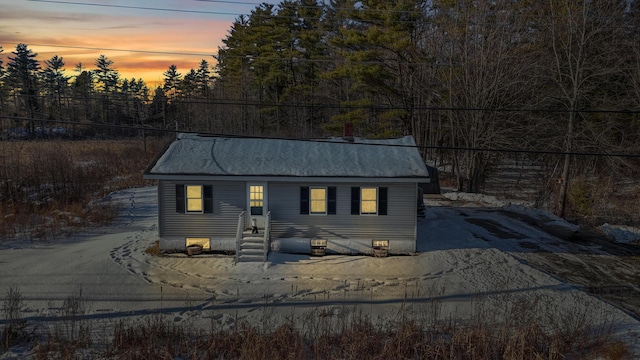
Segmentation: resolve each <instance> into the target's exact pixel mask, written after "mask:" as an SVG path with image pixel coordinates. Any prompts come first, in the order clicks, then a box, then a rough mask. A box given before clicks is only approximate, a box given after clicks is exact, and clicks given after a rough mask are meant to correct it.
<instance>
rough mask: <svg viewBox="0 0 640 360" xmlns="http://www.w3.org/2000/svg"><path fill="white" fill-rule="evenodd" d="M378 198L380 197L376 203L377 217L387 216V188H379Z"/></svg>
mask: <svg viewBox="0 0 640 360" xmlns="http://www.w3.org/2000/svg"><path fill="white" fill-rule="evenodd" d="M378 196H379V197H380V201H379V203H378V215H387V198H388V196H387V188H386V187H381V188H379V189H378Z"/></svg>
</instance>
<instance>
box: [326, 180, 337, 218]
mask: <svg viewBox="0 0 640 360" xmlns="http://www.w3.org/2000/svg"><path fill="white" fill-rule="evenodd" d="M327 214H329V215H335V214H336V187H335V186H329V187H328V188H327Z"/></svg>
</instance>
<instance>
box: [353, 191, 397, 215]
mask: <svg viewBox="0 0 640 360" xmlns="http://www.w3.org/2000/svg"><path fill="white" fill-rule="evenodd" d="M388 198H389V194H388V188H386V187H379V188H378V187H355V186H354V187H352V188H351V215H387V211H388Z"/></svg>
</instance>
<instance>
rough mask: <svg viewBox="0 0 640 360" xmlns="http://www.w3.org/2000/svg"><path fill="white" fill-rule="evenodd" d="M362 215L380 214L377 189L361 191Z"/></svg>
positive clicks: (363, 189)
mask: <svg viewBox="0 0 640 360" xmlns="http://www.w3.org/2000/svg"><path fill="white" fill-rule="evenodd" d="M360 213H361V214H377V213H378V189H377V188H361V189H360Z"/></svg>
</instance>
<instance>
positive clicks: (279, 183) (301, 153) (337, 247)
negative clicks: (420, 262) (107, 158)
mask: <svg viewBox="0 0 640 360" xmlns="http://www.w3.org/2000/svg"><path fill="white" fill-rule="evenodd" d="M415 146H416V144H415V141H414V139H413V137H411V136H407V137H403V138H399V139H386V140H365V139H359V138H348V139H344V138H331V139H326V140H286V139H265V138H246V137H217V136H204V135H195V134H180V135H179V136H178V137H177V138H176V140H175V141H173V142H172V143H171V144H170V145H169V146H168V147H167V148H166V149H165V150H164V151H163V152H162V153H161V154H160V155H159V156H158V157H157V158H156V159H155V161H154V162H153V163H152V164H150V166H149V167H148V168H147V170H146V171H145V173H144V178H145V179H154V180H158V208H159V209H158V225H159V226H158V231H159V238H160V247H161V248H162V249H165V250H169V249H178V250H185V249H186V248H187V247H188V246H191V245H199V246H201V247H203V248H204V249H205V250H212V251H230V252H235V253H236V256H238V257H240V258H241V257H246V258H247V259H248V258H250V256H251V255H254V256H256V255H257V256H258V257H261V258H263V259H266V255H267V253H268V251H269V250H272V251H279V252H292V253H311V252H312V250H318V249H321V250H322V253H325V252H326V253H342V254H358V253H365V254H373V253H374V250H375V249H378V248H380V247H383V248H384V250H385V251H388V253H391V254H408V253H412V252H414V251H415V249H416V226H417V219H416V210H417V202H416V198H417V196H418V186H417V184H418V183H424V182H428V181H429V172H428V170H427V167H426V165H425V163H424V161H423V160H422V157H421V155H420V153H419V151H418V150H417V148H416V147H415ZM252 223H253V224H254V225H256V226H257V228H258V234H251V232H247V231H246V230H247V229H249V228H251V225H252ZM316 253H317V252H316ZM239 260H241V259H239Z"/></svg>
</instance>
